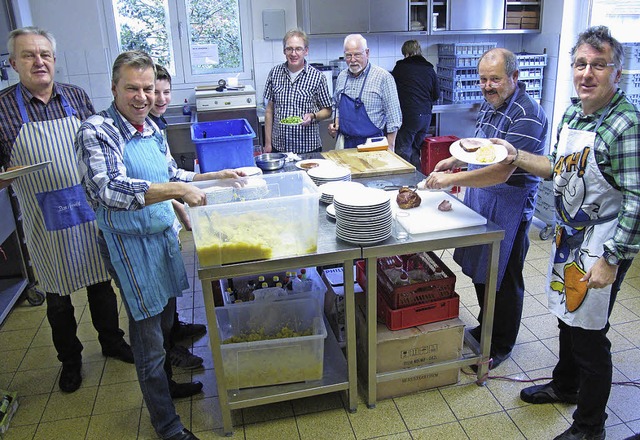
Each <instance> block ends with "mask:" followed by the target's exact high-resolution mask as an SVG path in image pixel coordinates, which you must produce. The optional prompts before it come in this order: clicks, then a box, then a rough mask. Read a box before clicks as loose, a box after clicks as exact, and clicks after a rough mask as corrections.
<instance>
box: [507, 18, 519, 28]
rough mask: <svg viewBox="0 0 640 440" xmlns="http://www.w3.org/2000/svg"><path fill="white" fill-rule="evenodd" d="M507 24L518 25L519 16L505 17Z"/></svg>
mask: <svg viewBox="0 0 640 440" xmlns="http://www.w3.org/2000/svg"><path fill="white" fill-rule="evenodd" d="M506 23H507V26H508V25H510V24H513V25H517V26H518V27H520V17H515V18H514V17H507V22H506Z"/></svg>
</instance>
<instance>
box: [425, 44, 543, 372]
mask: <svg viewBox="0 0 640 440" xmlns="http://www.w3.org/2000/svg"><path fill="white" fill-rule="evenodd" d="M478 72H479V74H480V82H479V84H478V85H479V87H480V89H481V90H482V94H483V96H484V98H485V102H484V103H483V104H482V107H481V108H480V111H479V112H478V116H477V119H476V131H475V134H476V137H477V138H484V139H489V138H500V139H505V140H507V141H508V142H509V143H511V144H512V145H513V146H514V147H515V148H517V149H519V150H524V151H527V152H529V153H533V154H543V152H544V149H545V140H546V136H547V126H548V122H547V117H546V115H545V113H544V110H543V109H542V107H540V105H539V104H538V103H537V102H536V101H534V100H533V98H531V96H529V95H528V94H527V93H526V90H525V84H524V83H522V82H519V81H518V74H519V72H518V59H517V58H516V56H515V54H513V53H512V52H510V51H508V50H506V49H503V48H496V49H491V50H489V51H487V52H485V53H484V54H483V55H482V57H481V58H480V61H479V62H478ZM486 142H487V143H488V141H486ZM478 143H481V142H478ZM473 144H474V142H473V141H467V140H462V141H458V142H456V143H454V144H453V145H452V146H451V153H452V154H453V155H454V156H453V157H450V158H448V159H445V160H442V161H440V162H438V164H436V166H435V168H434V172H433V173H431V175H429V177H428V178H427V180H426V186H427V187H428V188H432V189H440V188H447V187H451V186H456V185H460V186H465V187H467V188H468V189H467V190H466V192H465V197H464V203H465V204H466V205H467V206H469V207H470V208H472V209H473V210H475V211H476V212H478V213H480V214H481V215H483V216H484V217H486V218H487V219H489V220H491V221H492V222H494V223H496V224H497V225H498V226H500V227H501V228H502V229H504V231H505V237H504V240H502V242H501V244H500V261H499V265H498V281H497V292H496V305H495V319H494V321H493V333H492V337H491V358H492V359H493V361H492V362H491V364H490V366H489V368H491V369H492V368H496V367H497V366H498V365H500V364H501V363H502V362H504V361H505V360H506V359H507V358H509V356H510V355H511V350H512V349H513V346H514V345H515V342H516V338H517V336H518V330H519V328H520V319H521V317H522V305H523V298H524V279H523V276H522V271H523V268H524V260H525V257H526V255H527V251H528V250H529V237H528V232H529V227H530V226H531V220H532V218H533V214H534V209H535V203H536V195H537V191H538V183H539V181H540V179H539V178H538V177H535V176H533V175H531V174H528V173H525V172H524V171H522V170H519V171H518V172H516V173H514V171H516V169H517V167H516V166H515V165H513V164H503V163H495V162H499V161H500V160H502V159H504V150H503V147H502V146H495V145H494V148H495V149H496V152H495V156H496V157H495V159H494V160H493V161H490V162H488V163H487V162H485V163H484V164H482V162H481V161H477V160H473V159H474V158H475V154H476V153H474V152H473V151H465V149H464V148H468V149H471V150H473V149H474V148H476V147H477V145H473ZM466 145H467V147H465V146H466ZM468 145H470V146H471V147H472V148H469V147H468ZM465 162H468V163H469V166H468V171H463V172H459V173H451V172H450V170H451V169H453V168H456V167H460V166H463V165H465ZM473 162H476V163H475V164H474V163H473ZM487 165H488V166H487ZM488 251H489V250H488V247H487V246H474V247H467V248H461V249H456V250H455V252H454V260H455V261H456V262H457V263H458V264H459V265H460V266H461V267H462V271H463V272H464V273H465V274H466V275H468V276H469V277H471V278H472V280H473V283H474V286H475V289H476V295H477V297H478V303H479V304H480V311H479V312H478V320H479V322H480V326H478V327H476V328H475V329H473V330H471V333H472V335H473V336H474V337H475V338H476V339H478V340H479V339H480V329H481V326H482V315H483V305H484V290H485V280H486V274H487V262H488V261H489V258H488Z"/></svg>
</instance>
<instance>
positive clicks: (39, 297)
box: [27, 288, 45, 306]
mask: <svg viewBox="0 0 640 440" xmlns="http://www.w3.org/2000/svg"><path fill="white" fill-rule="evenodd" d="M44 298H45V296H44V293H42V292H41V291H39V290H37V289H34V288H31V289H28V290H27V301H29V304H31V305H32V306H39V305H42V303H43V302H44Z"/></svg>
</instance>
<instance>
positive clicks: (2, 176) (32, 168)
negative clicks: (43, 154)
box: [0, 160, 51, 180]
mask: <svg viewBox="0 0 640 440" xmlns="http://www.w3.org/2000/svg"><path fill="white" fill-rule="evenodd" d="M50 163H51V161H50V160H48V161H46V162H40V163H36V164H33V165H25V166H22V165H19V166H16V167H9V169H7V171H5V172H3V173H0V180H11V179H15V178H16V177H22V176H26V175H27V174H31V173H35V172H36V171H40V170H43V169H45V168H46V167H48V166H49V164H50Z"/></svg>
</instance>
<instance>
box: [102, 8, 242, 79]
mask: <svg viewBox="0 0 640 440" xmlns="http://www.w3.org/2000/svg"><path fill="white" fill-rule="evenodd" d="M103 1H104V3H105V16H106V17H107V21H108V23H107V24H108V26H107V28H108V30H109V34H110V40H111V41H112V43H111V45H112V46H113V47H112V49H113V50H114V53H120V52H122V51H125V50H132V49H141V50H144V51H146V52H148V53H149V54H150V55H151V56H152V57H153V59H154V60H155V61H156V62H158V63H159V64H162V65H163V66H165V67H167V69H168V70H169V72H171V74H172V76H173V83H174V84H179V83H201V82H214V81H216V80H217V79H218V78H220V77H221V76H224V77H226V76H229V74H239V75H240V77H241V78H245V79H250V78H251V67H250V66H251V64H252V63H251V58H250V53H251V51H250V47H251V44H250V41H251V38H250V32H249V30H248V26H247V24H248V23H250V18H249V6H248V0H103ZM114 57H115V56H114Z"/></svg>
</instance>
